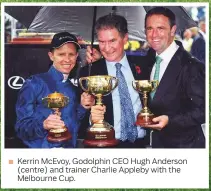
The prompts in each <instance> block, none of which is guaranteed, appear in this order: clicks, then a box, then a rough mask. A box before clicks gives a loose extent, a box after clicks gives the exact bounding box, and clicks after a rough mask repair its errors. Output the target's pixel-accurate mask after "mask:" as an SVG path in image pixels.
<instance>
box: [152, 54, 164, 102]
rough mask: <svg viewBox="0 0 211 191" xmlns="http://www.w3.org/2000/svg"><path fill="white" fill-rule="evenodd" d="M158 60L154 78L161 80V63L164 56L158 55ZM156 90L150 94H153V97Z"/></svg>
mask: <svg viewBox="0 0 211 191" xmlns="http://www.w3.org/2000/svg"><path fill="white" fill-rule="evenodd" d="M155 59H156V61H155V74H154V78H153V80H158V81H159V74H160V63H161V62H162V60H163V59H162V58H161V57H159V56H156V58H155ZM155 92H156V90H155V91H153V92H152V93H151V94H150V95H151V98H152V99H153V97H154V95H155Z"/></svg>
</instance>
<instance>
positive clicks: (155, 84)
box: [150, 80, 158, 92]
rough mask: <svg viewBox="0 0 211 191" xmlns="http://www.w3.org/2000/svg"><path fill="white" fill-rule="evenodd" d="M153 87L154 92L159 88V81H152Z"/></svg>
mask: <svg viewBox="0 0 211 191" xmlns="http://www.w3.org/2000/svg"><path fill="white" fill-rule="evenodd" d="M150 81H151V83H152V84H154V85H153V88H152V92H153V91H155V89H156V88H157V87H158V80H150Z"/></svg>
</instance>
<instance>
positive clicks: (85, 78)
mask: <svg viewBox="0 0 211 191" xmlns="http://www.w3.org/2000/svg"><path fill="white" fill-rule="evenodd" d="M87 79H88V78H87V77H81V78H80V79H79V84H80V86H81V88H82V90H83V91H85V92H88V89H86V88H84V87H83V84H82V81H84V80H87ZM88 80H89V79H88Z"/></svg>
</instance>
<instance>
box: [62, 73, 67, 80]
mask: <svg viewBox="0 0 211 191" xmlns="http://www.w3.org/2000/svg"><path fill="white" fill-rule="evenodd" d="M63 77H64V79H63V80H62V82H66V81H67V79H68V74H63Z"/></svg>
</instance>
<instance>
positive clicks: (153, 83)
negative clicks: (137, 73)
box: [132, 80, 158, 126]
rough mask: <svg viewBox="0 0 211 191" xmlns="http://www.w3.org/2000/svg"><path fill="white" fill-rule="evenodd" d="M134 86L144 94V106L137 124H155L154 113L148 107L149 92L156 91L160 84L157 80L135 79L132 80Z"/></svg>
mask: <svg viewBox="0 0 211 191" xmlns="http://www.w3.org/2000/svg"><path fill="white" fill-rule="evenodd" d="M132 86H133V88H134V89H135V90H136V91H137V92H139V93H141V94H142V95H143V107H142V110H141V112H140V113H139V114H138V116H137V120H136V125H140V126H145V125H151V124H154V122H153V121H152V119H153V118H154V114H153V113H152V112H151V111H150V109H149V108H148V106H147V105H148V104H147V100H148V94H149V93H151V92H153V91H155V90H156V88H157V86H158V81H157V80H135V81H133V82H132Z"/></svg>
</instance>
